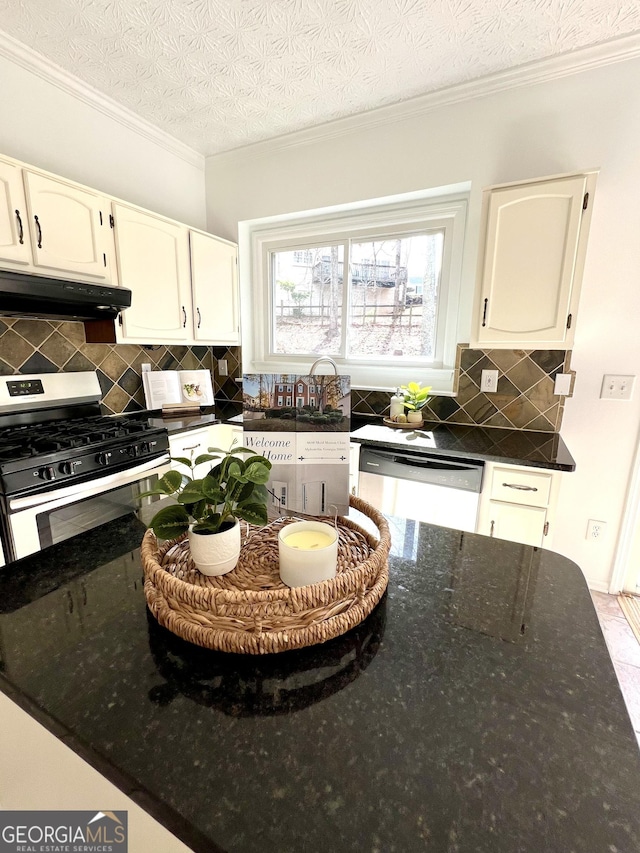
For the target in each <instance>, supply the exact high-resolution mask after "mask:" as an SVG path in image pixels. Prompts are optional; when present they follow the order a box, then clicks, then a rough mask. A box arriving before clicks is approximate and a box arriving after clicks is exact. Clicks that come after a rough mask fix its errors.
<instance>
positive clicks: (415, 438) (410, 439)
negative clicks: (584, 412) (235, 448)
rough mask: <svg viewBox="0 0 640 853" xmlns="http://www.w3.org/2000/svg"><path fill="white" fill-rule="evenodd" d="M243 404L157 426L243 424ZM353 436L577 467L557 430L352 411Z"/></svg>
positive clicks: (490, 458) (463, 455)
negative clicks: (405, 423) (395, 421)
mask: <svg viewBox="0 0 640 853" xmlns="http://www.w3.org/2000/svg"><path fill="white" fill-rule="evenodd" d="M241 416H242V407H241V405H240V404H239V403H224V402H223V403H216V406H215V407H214V408H211V409H204V410H203V412H202V414H200V415H192V416H187V417H184V418H166V419H163V418H161V417H154V418H153V419H152V423H153V424H154V425H155V426H166V427H167V429H168V430H169V433H171V432H183V431H185V430H189V429H197V428H198V427H202V426H208V425H210V424H216V423H238V424H240V425H241V423H242V421H241V420H240V421H238V418H240V419H241ZM351 428H352V433H351V439H352V440H353V441H355V442H359V443H362V444H369V445H373V446H375V445H377V446H380V447H390V448H392V449H395V448H396V447H401V448H403V449H405V450H411V449H413V450H415V451H416V452H419V451H423V450H428V451H429V452H430V453H433V454H436V455H441V456H450V457H454V458H460V459H481V460H483V461H485V462H503V463H505V464H509V465H531V466H534V467H536V468H550V469H553V470H556V471H574V470H575V467H576V463H575V461H574V459H573V456H572V455H571V453H570V452H569V450H568V448H567V446H566V444H565V443H564V441H563V440H562V437H561V436H560V435H559V433H553V432H533V431H532V432H529V431H527V430H518V429H498V428H494V427H491V428H486V427H481V426H464V425H461V424H443V423H436V422H434V423H425V424H424V426H422V427H420V429H418V430H411V429H407V430H405V429H395V428H394V427H388V426H385V425H384V424H383V423H382V420H381V418H373V417H368V416H364V415H358V414H352V415H351Z"/></svg>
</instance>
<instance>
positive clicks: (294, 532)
mask: <svg viewBox="0 0 640 853" xmlns="http://www.w3.org/2000/svg"><path fill="white" fill-rule="evenodd" d="M278 556H279V563H280V577H281V579H282V581H283V582H284V583H286V585H287V586H290V587H296V586H307V585H308V584H312V583H319V582H320V581H324V580H329V578H334V577H335V576H336V568H337V563H338V531H337V530H336V528H335V527H332V526H331V525H330V524H326V523H325V522H322V521H298V522H294V523H293V524H288V525H286V526H285V527H283V528H282V529H281V530H280V532H279V533H278Z"/></svg>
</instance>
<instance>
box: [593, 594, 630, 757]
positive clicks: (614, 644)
mask: <svg viewBox="0 0 640 853" xmlns="http://www.w3.org/2000/svg"><path fill="white" fill-rule="evenodd" d="M591 597H592V598H593V603H594V604H595V608H596V613H597V614H598V618H599V620H600V625H601V627H602V633H603V634H604V638H605V640H606V642H607V646H608V647H609V654H610V655H611V658H612V660H613V665H614V667H615V670H616V673H617V675H618V681H619V682H620V687H621V689H622V695H623V696H624V699H625V702H626V703H627V708H628V709H629V716H630V717H631V722H632V723H633V727H634V729H635V731H636V737H637V738H638V744H639V745H640V643H639V642H638V640H637V639H636V636H635V634H634V633H633V631H632V630H631V627H630V625H629V623H628V622H627V620H626V617H625V615H624V613H623V612H622V609H621V608H620V605H619V604H618V599H617V597H616V596H615V595H606V594H605V593H603V592H592V593H591Z"/></svg>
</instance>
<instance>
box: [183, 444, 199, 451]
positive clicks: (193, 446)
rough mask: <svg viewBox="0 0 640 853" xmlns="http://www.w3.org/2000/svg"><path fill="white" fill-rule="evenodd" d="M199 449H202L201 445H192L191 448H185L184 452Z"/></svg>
mask: <svg viewBox="0 0 640 853" xmlns="http://www.w3.org/2000/svg"><path fill="white" fill-rule="evenodd" d="M197 447H200V445H199V444H192V445H191V447H183V448H182V449H183V450H195V449H196V448H197Z"/></svg>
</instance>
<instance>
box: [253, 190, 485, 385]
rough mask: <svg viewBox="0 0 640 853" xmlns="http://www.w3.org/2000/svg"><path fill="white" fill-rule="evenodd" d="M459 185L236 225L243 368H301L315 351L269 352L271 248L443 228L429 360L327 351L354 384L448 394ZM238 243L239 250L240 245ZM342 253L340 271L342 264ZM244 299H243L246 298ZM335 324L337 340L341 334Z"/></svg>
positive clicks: (457, 294)
mask: <svg viewBox="0 0 640 853" xmlns="http://www.w3.org/2000/svg"><path fill="white" fill-rule="evenodd" d="M467 187H468V185H467V186H465V187H464V190H459V191H454V192H451V193H447V194H443V195H436V196H435V197H434V191H429V192H427V193H425V196H424V197H421V198H415V195H416V194H410V195H411V196H412V197H411V198H410V199H409V200H407V201H404V202H402V201H400V202H399V201H398V200H397V199H394V200H393V201H392V202H389V203H380V201H378V202H377V203H375V204H372V205H371V206H369V207H367V206H364V205H359V206H358V207H357V209H354V210H345V209H340V210H338V211H330V212H322V213H318V212H317V211H311V212H306V213H305V212H302V213H299V214H296V215H293V214H291V215H286V216H283V217H270V218H268V219H264V220H256V221H254V222H249V223H241V228H240V235H241V240H242V238H243V237H246V238H248V242H249V246H248V248H249V251H250V254H249V257H248V264H247V266H245V273H248V275H246V274H245V275H244V276H243V277H242V281H243V285H242V289H243V299H242V327H243V363H244V370H245V371H246V372H253V373H281V372H285V371H286V372H288V373H293V372H296V373H300V374H304V373H308V371H309V368H310V365H311V364H312V363H313V362H314V361H315V359H316V358H317V357H318V355H314V354H309V355H298V354H296V355H288V354H279V353H278V354H277V353H272V352H270V349H271V335H272V328H273V326H272V323H273V316H274V315H273V309H274V306H273V293H272V290H271V288H270V286H269V279H270V275H269V264H270V262H271V261H270V259H271V253H272V252H275V251H297V250H298V248H300V247H303V248H309V247H313V246H314V245H315V246H318V247H322V246H329V245H335V244H336V243H345V244H346V245H348V240H349V239H351V240H352V241H354V242H364V241H367V240H370V239H375V238H378V239H380V238H382V237H383V236H384V237H388V238H392V237H394V236H398V237H400V236H410V235H411V234H418V233H424V232H425V231H429V230H436V229H443V230H444V231H445V243H444V256H443V265H442V276H441V281H440V297H439V303H438V304H439V310H438V321H437V322H438V328H437V335H436V356H435V358H434V360H433V362H432V363H431V364H425V361H424V360H423V359H422V360H421V359H411V358H402V359H398V360H397V362H396V361H394V362H393V363H391V364H390V363H389V361H390V360H386V361H385V362H381V361H377V362H375V361H371V360H369V359H366V358H354V357H350V358H342V357H336V356H332V357H333V358H334V360H335V361H336V363H337V364H338V368H339V370H340V373H344V374H350V375H351V384H352V387H354V388H362V389H368V388H372V389H381V388H382V389H384V388H387V389H393V388H395V387H397V386H398V385H401V384H405V383H406V382H407V381H409V380H410V379H417V380H419V381H421V382H422V383H423V384H424V385H431V386H432V387H433V389H434V391H437V392H439V393H445V394H447V393H449V394H450V393H451V392H452V389H453V368H454V365H455V356H456V346H457V344H458V343H459V341H460V298H461V288H462V266H463V253H464V238H465V229H466V220H467V207H468V200H469V192H468V191H467ZM242 248H243V247H242V245H241V251H242ZM348 260H349V259H348V251H347V252H345V257H344V263H345V269H346V264H347V263H348ZM343 278H344V288H345V292H344V296H343V306H344V310H347V305H348V303H347V301H346V290H347V287H348V277H347V276H344V277H343ZM247 297H248V298H247ZM346 326H347V324H346V323H344V324H343V338H344V336H345V335H346Z"/></svg>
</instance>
